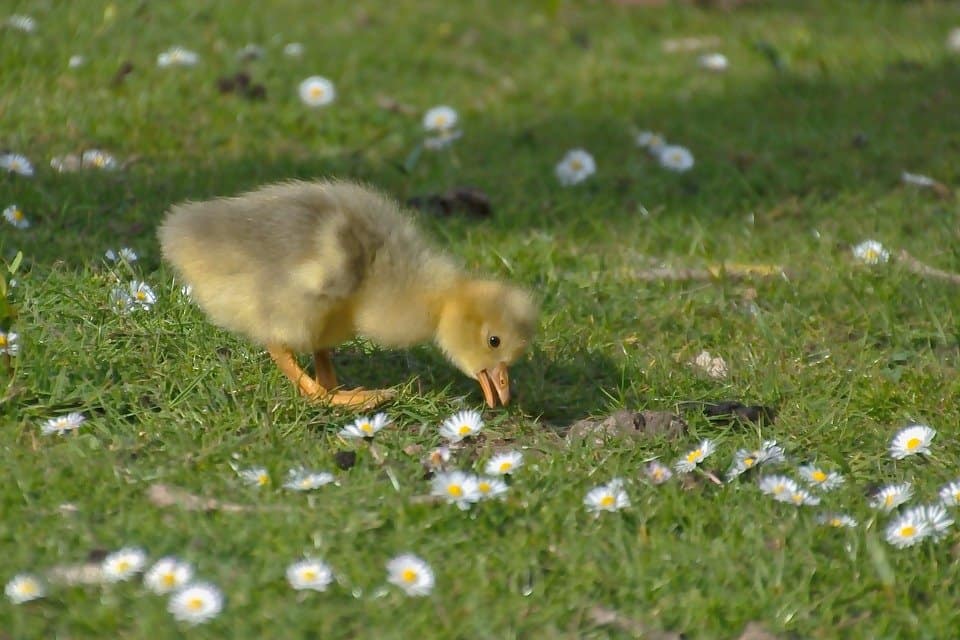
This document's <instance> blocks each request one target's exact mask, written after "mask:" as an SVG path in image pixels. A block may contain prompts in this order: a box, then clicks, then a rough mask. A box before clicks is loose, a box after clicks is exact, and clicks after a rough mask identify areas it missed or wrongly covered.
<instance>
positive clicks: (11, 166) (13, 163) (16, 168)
mask: <svg viewBox="0 0 960 640" xmlns="http://www.w3.org/2000/svg"><path fill="white" fill-rule="evenodd" d="M0 169H6V170H7V171H9V172H10V173H18V174H20V175H21V176H26V177H28V178H29V177H30V176H32V175H33V165H32V164H30V161H29V160H27V158H26V156H22V155H20V154H19V153H4V154H2V155H0Z"/></svg>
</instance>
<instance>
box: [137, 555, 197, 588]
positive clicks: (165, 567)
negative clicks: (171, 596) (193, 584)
mask: <svg viewBox="0 0 960 640" xmlns="http://www.w3.org/2000/svg"><path fill="white" fill-rule="evenodd" d="M192 579H193V566H192V565H191V564H190V563H189V562H183V561H181V560H177V559H176V558H170V557H168V558H161V559H160V560H157V562H156V563H155V564H154V565H153V566H152V567H150V570H149V571H147V572H146V573H145V574H143V584H145V585H146V586H147V588H148V589H150V591H153V592H154V593H156V594H158V595H164V594H167V593H170V592H171V591H176V590H177V589H179V588H181V587H184V586H186V585H187V584H189V582H190V581H191V580H192Z"/></svg>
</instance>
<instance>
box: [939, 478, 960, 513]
mask: <svg viewBox="0 0 960 640" xmlns="http://www.w3.org/2000/svg"><path fill="white" fill-rule="evenodd" d="M940 501H941V502H942V503H943V504H945V505H946V506H948V507H956V506H958V505H960V480H954V481H953V482H950V483H949V484H946V485H944V486H943V487H941V488H940Z"/></svg>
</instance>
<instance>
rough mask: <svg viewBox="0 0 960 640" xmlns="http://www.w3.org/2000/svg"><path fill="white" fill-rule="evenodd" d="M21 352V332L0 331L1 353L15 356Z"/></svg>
mask: <svg viewBox="0 0 960 640" xmlns="http://www.w3.org/2000/svg"><path fill="white" fill-rule="evenodd" d="M18 353H20V334H18V333H14V332H13V331H9V332H7V331H0V355H4V354H6V355H8V356H15V355H17V354H18Z"/></svg>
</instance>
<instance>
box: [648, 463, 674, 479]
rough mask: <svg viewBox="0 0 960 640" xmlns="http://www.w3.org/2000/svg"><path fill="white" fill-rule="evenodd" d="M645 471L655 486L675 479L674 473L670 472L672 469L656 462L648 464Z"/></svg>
mask: <svg viewBox="0 0 960 640" xmlns="http://www.w3.org/2000/svg"><path fill="white" fill-rule="evenodd" d="M643 471H644V473H646V474H647V478H648V479H649V480H650V482H652V483H653V484H663V483H664V482H666V481H667V480H669V479H670V478H672V477H673V472H672V471H670V467H668V466H667V465H665V464H662V463H660V462H658V461H656V460H654V461H653V462H651V463H650V464H648V465H647V466H646V468H644V470H643Z"/></svg>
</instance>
